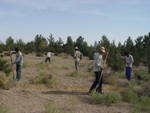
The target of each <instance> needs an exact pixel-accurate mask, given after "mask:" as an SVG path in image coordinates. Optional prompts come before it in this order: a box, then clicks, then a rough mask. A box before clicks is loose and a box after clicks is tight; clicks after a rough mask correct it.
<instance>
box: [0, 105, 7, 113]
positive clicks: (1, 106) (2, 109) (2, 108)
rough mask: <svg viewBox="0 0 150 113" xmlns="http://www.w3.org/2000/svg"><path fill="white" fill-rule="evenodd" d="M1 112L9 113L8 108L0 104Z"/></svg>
mask: <svg viewBox="0 0 150 113" xmlns="http://www.w3.org/2000/svg"><path fill="white" fill-rule="evenodd" d="M0 113H8V109H7V108H6V106H4V105H0Z"/></svg>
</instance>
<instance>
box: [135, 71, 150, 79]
mask: <svg viewBox="0 0 150 113" xmlns="http://www.w3.org/2000/svg"><path fill="white" fill-rule="evenodd" d="M135 76H136V78H137V79H138V80H144V81H149V80H150V74H149V73H148V72H147V71H145V70H140V71H137V72H135Z"/></svg>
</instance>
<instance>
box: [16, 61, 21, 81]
mask: <svg viewBox="0 0 150 113" xmlns="http://www.w3.org/2000/svg"><path fill="white" fill-rule="evenodd" d="M16 79H17V80H20V79H21V65H20V64H16Z"/></svg>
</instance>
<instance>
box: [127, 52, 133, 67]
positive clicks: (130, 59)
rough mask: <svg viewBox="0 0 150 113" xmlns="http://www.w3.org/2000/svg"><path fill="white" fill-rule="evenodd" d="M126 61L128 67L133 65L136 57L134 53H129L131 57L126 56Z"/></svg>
mask: <svg viewBox="0 0 150 113" xmlns="http://www.w3.org/2000/svg"><path fill="white" fill-rule="evenodd" d="M125 62H126V67H132V65H133V63H134V59H133V56H132V55H129V57H127V56H125Z"/></svg>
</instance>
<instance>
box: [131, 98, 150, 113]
mask: <svg viewBox="0 0 150 113" xmlns="http://www.w3.org/2000/svg"><path fill="white" fill-rule="evenodd" d="M149 112H150V97H140V98H138V99H137V101H136V102H135V103H134V105H133V109H132V111H131V113H149Z"/></svg>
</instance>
